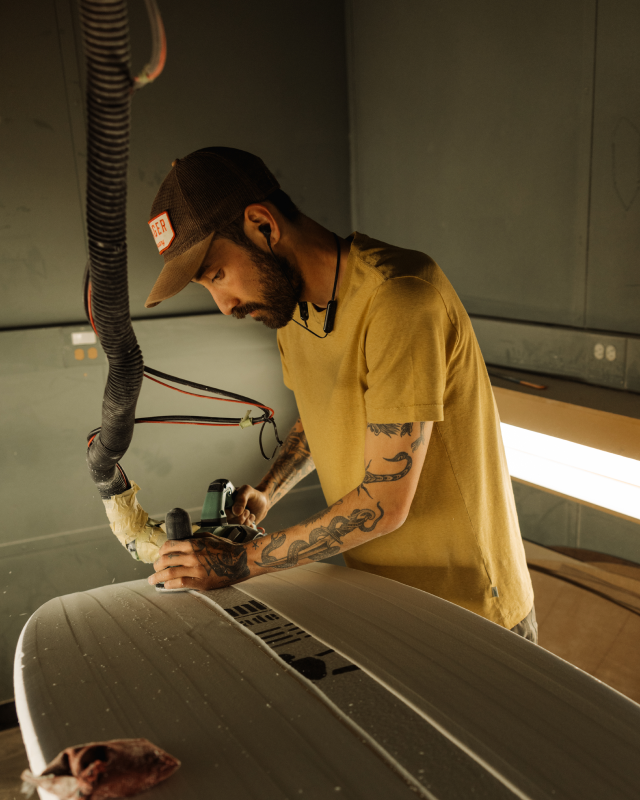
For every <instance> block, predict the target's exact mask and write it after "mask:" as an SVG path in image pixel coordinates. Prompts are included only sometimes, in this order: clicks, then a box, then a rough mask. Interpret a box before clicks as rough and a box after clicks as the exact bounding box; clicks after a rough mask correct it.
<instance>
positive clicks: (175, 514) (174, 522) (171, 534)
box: [165, 508, 191, 539]
mask: <svg viewBox="0 0 640 800" xmlns="http://www.w3.org/2000/svg"><path fill="white" fill-rule="evenodd" d="M165 527H166V529H167V539H190V538H191V517H190V516H189V512H188V511H185V510H184V508H172V509H171V511H169V513H168V514H167V518H166V520H165Z"/></svg>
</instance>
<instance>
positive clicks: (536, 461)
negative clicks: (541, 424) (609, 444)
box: [501, 423, 640, 519]
mask: <svg viewBox="0 0 640 800" xmlns="http://www.w3.org/2000/svg"><path fill="white" fill-rule="evenodd" d="M501 425H502V438H503V440H504V446H505V451H506V454H507V463H508V465H509V473H510V474H511V475H512V476H513V477H514V478H520V479H521V480H523V481H527V482H528V483H533V484H535V485H536V486H541V487H544V488H545V489H552V490H553V491H555V492H560V493H561V494H566V495H568V496H569V497H575V498H576V499H577V500H584V501H585V502H587V503H592V504H593V505H597V506H601V507H602V508H607V509H610V510H611V511H616V512H617V513H619V514H625V515H626V516H628V517H633V518H635V519H640V461H637V460H636V459H634V458H625V457H624V456H617V455H615V454H614V453H606V452H604V451H603V450H596V449H595V448H593V447H585V445H582V444H576V443H575V442H567V441H565V440H564V439H557V438H556V437H555V436H547V435H546V434H544V433H536V432H535V431H528V430H526V429H524V428H516V427H515V426H514V425H506V424H505V423H501Z"/></svg>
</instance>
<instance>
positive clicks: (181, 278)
mask: <svg viewBox="0 0 640 800" xmlns="http://www.w3.org/2000/svg"><path fill="white" fill-rule="evenodd" d="M279 188H280V184H279V183H278V181H277V180H276V178H275V177H274V176H273V175H272V174H271V172H269V170H268V169H267V167H266V166H265V164H264V162H263V161H262V159H260V158H258V157H257V156H254V155H252V154H251V153H246V152H245V151H244V150H236V149H235V148H233V147H205V148H204V149H202V150H196V151H195V152H194V153H190V154H189V155H188V156H185V157H184V158H177V159H176V160H175V161H174V162H173V165H172V167H171V172H169V174H168V175H167V177H166V178H165V179H164V181H163V182H162V186H161V187H160V189H158V194H157V195H156V198H155V200H154V201H153V205H152V206H151V219H150V220H149V227H150V228H151V233H152V234H153V238H154V240H155V243H156V245H157V247H158V250H159V252H160V253H162V255H163V256H164V268H163V270H162V272H161V273H160V276H159V277H158V280H157V281H156V282H155V284H154V286H153V289H152V290H151V294H150V295H149V297H148V298H147V302H146V303H145V306H146V308H153V306H157V305H158V303H161V302H162V301H163V300H167V299H168V298H169V297H173V296H174V295H176V294H178V292H180V291H182V289H184V287H185V286H186V285H187V284H188V283H189V282H190V281H191V280H192V278H194V277H195V275H196V273H197V272H198V270H199V269H200V266H201V264H202V261H203V259H204V257H205V256H206V254H207V250H208V249H209V244H210V243H211V240H212V238H213V235H214V234H215V233H216V231H219V230H221V229H222V228H224V227H226V226H227V225H229V224H230V223H231V222H233V220H234V219H237V218H238V217H239V216H241V214H243V213H244V210H245V208H246V207H247V206H248V205H251V203H259V202H260V201H261V200H265V199H266V198H267V197H268V195H270V194H271V193H272V192H275V191H276V189H279Z"/></svg>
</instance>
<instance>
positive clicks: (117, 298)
mask: <svg viewBox="0 0 640 800" xmlns="http://www.w3.org/2000/svg"><path fill="white" fill-rule="evenodd" d="M80 17H81V21H82V34H83V40H84V50H85V57H86V64H87V126H88V130H87V155H88V165H87V166H88V177H87V231H88V238H89V260H90V275H91V286H92V310H93V318H94V321H95V325H96V329H97V332H98V336H99V337H100V343H101V345H102V347H103V348H104V351H105V353H106V355H107V358H108V361H109V376H108V378H107V385H106V387H105V391H104V397H103V401H102V427H101V430H100V434H99V435H98V436H96V438H95V439H94V440H93V443H92V444H91V447H90V448H89V450H88V454H87V461H88V464H89V472H90V474H91V477H92V478H93V480H94V482H95V483H96V485H97V486H98V488H99V490H100V494H101V495H103V496H110V495H111V494H116V493H118V490H119V491H122V490H123V488H126V486H124V487H122V485H121V484H122V477H121V475H120V472H119V471H118V470H117V469H116V464H117V463H118V462H119V461H120V459H121V458H122V457H123V456H124V454H125V453H126V451H127V448H128V447H129V444H130V442H131V438H132V436H133V426H134V418H135V407H136V402H137V400H138V395H139V394H140V387H141V385H142V378H143V369H144V365H143V361H142V353H141V351H140V347H139V346H138V342H137V340H136V336H135V333H134V332H133V327H132V325H131V316H130V313H129V285H128V280H127V243H126V201H127V162H128V157H129V125H130V111H131V89H132V80H131V73H130V50H129V25H128V19H127V6H126V2H125V0H80Z"/></svg>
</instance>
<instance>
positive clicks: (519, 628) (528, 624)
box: [511, 606, 538, 644]
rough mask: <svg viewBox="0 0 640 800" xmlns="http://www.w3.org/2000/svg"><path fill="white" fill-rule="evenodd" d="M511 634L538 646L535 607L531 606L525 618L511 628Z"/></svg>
mask: <svg viewBox="0 0 640 800" xmlns="http://www.w3.org/2000/svg"><path fill="white" fill-rule="evenodd" d="M511 630H512V631H513V633H517V634H518V636H523V637H524V638H525V639H528V640H529V641H530V642H533V643H534V644H538V623H537V622H536V607H535V606H533V608H532V609H531V611H530V612H529V613H528V614H527V616H526V617H525V618H524V619H523V620H522V622H519V623H518V624H517V625H515V626H514V627H513V628H511Z"/></svg>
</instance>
